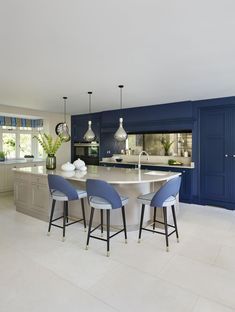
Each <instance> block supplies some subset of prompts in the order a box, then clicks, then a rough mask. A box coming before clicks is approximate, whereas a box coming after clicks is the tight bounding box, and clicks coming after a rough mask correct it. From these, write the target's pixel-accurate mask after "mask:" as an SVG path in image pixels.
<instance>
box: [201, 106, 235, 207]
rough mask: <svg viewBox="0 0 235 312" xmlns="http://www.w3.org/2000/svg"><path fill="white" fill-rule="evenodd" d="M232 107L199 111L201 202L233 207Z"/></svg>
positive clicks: (234, 143)
mask: <svg viewBox="0 0 235 312" xmlns="http://www.w3.org/2000/svg"><path fill="white" fill-rule="evenodd" d="M234 118H235V109H234V107H233V106H219V107H217V108H204V109H203V108H202V109H201V113H200V197H201V202H202V203H203V204H209V205H215V206H221V207H225V208H228V209H235V194H234V193H235V186H234V185H235V134H234V132H235V125H234V120H235V119H234Z"/></svg>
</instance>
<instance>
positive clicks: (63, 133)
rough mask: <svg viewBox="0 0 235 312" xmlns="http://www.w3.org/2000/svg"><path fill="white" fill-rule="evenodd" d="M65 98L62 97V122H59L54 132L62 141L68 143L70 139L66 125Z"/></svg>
mask: <svg viewBox="0 0 235 312" xmlns="http://www.w3.org/2000/svg"><path fill="white" fill-rule="evenodd" d="M67 99H68V98H67V96H64V97H63V100H64V122H60V123H58V124H57V125H56V127H55V132H56V134H57V135H58V136H59V137H60V138H61V139H62V140H63V141H64V142H68V141H70V139H71V137H70V134H69V127H68V125H67V123H66V101H67Z"/></svg>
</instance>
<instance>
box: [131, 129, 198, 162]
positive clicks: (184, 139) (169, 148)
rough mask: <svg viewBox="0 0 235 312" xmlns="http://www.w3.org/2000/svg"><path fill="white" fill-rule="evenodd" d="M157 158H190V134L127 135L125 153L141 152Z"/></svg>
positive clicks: (188, 132)
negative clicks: (157, 156)
mask: <svg viewBox="0 0 235 312" xmlns="http://www.w3.org/2000/svg"><path fill="white" fill-rule="evenodd" d="M143 150H144V151H146V152H147V153H149V154H150V155H159V156H181V157H191V156H192V132H190V131H186V132H175V133H166V132H164V133H138V134H137V133H134V134H128V138H127V140H126V153H127V154H129V155H138V154H139V153H140V152H141V151H143Z"/></svg>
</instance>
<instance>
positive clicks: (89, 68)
mask: <svg viewBox="0 0 235 312" xmlns="http://www.w3.org/2000/svg"><path fill="white" fill-rule="evenodd" d="M234 12H235V1H234V0H195V1H190V0H177V1H176V0H119V1H118V0H93V1H92V0H67V1H65V0H40V1H36V0H35V1H32V0H21V1H16V0H7V1H4V0H0V104H5V105H12V106H20V107H28V108H34V109H39V110H46V111H54V112H60V111H61V112H62V111H63V101H62V97H63V96H68V103H67V106H68V107H67V108H68V112H69V113H72V114H75V113H85V112H87V110H88V95H87V91H90V90H91V91H93V96H92V110H93V111H102V110H109V109H115V108H118V107H119V89H118V85H119V84H124V86H125V88H124V89H123V106H124V107H134V106H144V105H153V104H161V103H167V102H175V101H181V100H195V99H202V98H213V97H223V96H231V95H235V39H234V30H235V18H234Z"/></svg>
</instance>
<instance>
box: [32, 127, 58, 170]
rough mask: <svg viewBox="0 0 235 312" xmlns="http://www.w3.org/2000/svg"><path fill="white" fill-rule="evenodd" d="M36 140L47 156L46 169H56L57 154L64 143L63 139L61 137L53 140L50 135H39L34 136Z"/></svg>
mask: <svg viewBox="0 0 235 312" xmlns="http://www.w3.org/2000/svg"><path fill="white" fill-rule="evenodd" d="M34 138H35V139H37V140H38V142H39V143H40V144H41V146H42V148H43V149H44V151H45V152H46V154H47V158H46V168H47V169H48V170H54V169H56V156H55V154H56V152H57V151H58V149H59V148H60V146H61V144H62V143H63V139H61V138H60V137H59V136H58V137H57V138H56V139H53V138H52V136H51V135H50V134H46V133H43V134H42V133H39V135H36V136H34Z"/></svg>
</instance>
